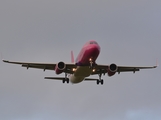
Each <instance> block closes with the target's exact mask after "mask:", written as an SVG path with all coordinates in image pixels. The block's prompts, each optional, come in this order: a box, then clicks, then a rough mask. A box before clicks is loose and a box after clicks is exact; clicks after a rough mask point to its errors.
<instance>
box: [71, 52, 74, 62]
mask: <svg viewBox="0 0 161 120" xmlns="http://www.w3.org/2000/svg"><path fill="white" fill-rule="evenodd" d="M71 62H72V63H74V54H73V51H71Z"/></svg>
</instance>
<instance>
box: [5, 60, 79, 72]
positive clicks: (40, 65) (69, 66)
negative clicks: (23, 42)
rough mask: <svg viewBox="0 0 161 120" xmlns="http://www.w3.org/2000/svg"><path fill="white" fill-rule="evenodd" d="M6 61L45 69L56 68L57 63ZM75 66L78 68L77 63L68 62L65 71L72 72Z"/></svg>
mask: <svg viewBox="0 0 161 120" xmlns="http://www.w3.org/2000/svg"><path fill="white" fill-rule="evenodd" d="M3 62H5V63H12V64H19V65H22V67H26V68H27V69H28V68H37V69H43V70H44V71H45V70H55V66H56V64H53V63H30V62H13V61H7V60H3ZM73 68H76V65H75V64H66V69H65V70H64V71H63V72H66V73H69V74H72V73H73Z"/></svg>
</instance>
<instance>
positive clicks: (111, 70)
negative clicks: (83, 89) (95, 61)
mask: <svg viewBox="0 0 161 120" xmlns="http://www.w3.org/2000/svg"><path fill="white" fill-rule="evenodd" d="M117 68H118V67H117V65H116V64H114V63H113V64H111V65H110V66H109V67H108V69H107V74H108V76H113V75H114V74H115V73H116V72H117Z"/></svg>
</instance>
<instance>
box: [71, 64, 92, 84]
mask: <svg viewBox="0 0 161 120" xmlns="http://www.w3.org/2000/svg"><path fill="white" fill-rule="evenodd" d="M91 72H92V70H91V69H90V68H89V67H88V66H79V67H77V69H76V71H75V73H74V74H73V75H70V77H69V79H70V81H71V83H79V82H82V81H83V80H84V78H85V77H88V76H90V74H91Z"/></svg>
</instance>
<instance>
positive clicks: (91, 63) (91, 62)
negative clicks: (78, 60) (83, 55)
mask: <svg viewBox="0 0 161 120" xmlns="http://www.w3.org/2000/svg"><path fill="white" fill-rule="evenodd" d="M89 62H90V66H89V68H90V69H93V61H92V58H90V59H89Z"/></svg>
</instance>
